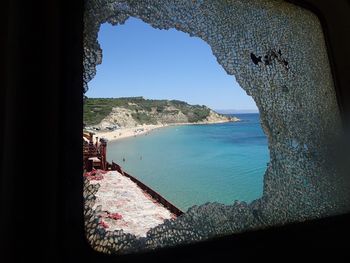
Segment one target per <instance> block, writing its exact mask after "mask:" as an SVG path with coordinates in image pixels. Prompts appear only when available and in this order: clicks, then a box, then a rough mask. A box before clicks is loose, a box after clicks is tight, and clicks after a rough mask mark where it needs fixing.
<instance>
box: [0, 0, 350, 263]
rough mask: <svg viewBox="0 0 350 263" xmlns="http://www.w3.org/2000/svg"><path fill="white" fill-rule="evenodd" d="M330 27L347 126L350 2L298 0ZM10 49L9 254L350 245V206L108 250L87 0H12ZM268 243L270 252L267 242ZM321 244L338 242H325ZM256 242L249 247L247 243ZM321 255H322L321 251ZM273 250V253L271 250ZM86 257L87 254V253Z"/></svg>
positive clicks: (164, 255)
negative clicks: (97, 222) (85, 144)
mask: <svg viewBox="0 0 350 263" xmlns="http://www.w3.org/2000/svg"><path fill="white" fill-rule="evenodd" d="M289 2H292V3H295V4H298V5H301V6H302V7H304V8H307V9H309V10H311V11H313V12H314V13H316V14H317V15H318V16H319V18H320V20H321V23H322V25H323V29H324V33H325V37H326V42H327V47H328V52H329V59H330V62H331V68H332V73H333V76H334V80H335V87H336V92H337V98H338V104H339V107H340V109H341V113H342V117H343V120H344V126H345V127H346V128H347V127H348V124H349V121H348V120H349V119H350V88H349V87H350V74H349V73H350V66H349V62H348V61H349V58H350V56H349V47H350V38H349V28H350V20H349V13H350V5H349V2H348V1H347V0H339V1H336V2H333V1H327V0H322V1H320V0H304V1H299V0H291V1H289ZM3 7H4V8H2V9H1V11H2V12H3V14H2V16H1V17H4V18H5V19H6V20H5V24H4V35H5V43H6V47H5V49H3V50H4V53H3V54H4V55H5V58H4V59H2V61H5V65H4V70H5V74H4V76H5V77H4V78H1V79H2V85H1V88H0V98H1V100H2V103H1V104H0V114H1V116H0V119H1V120H2V123H3V124H4V125H2V126H3V128H2V129H0V140H1V142H0V145H1V151H0V160H1V166H0V169H1V172H0V175H1V176H0V178H1V179H0V180H1V181H0V187H1V191H0V194H1V196H0V202H1V206H0V209H1V210H0V211H1V213H0V214H1V216H0V218H1V232H0V237H1V239H0V240H1V246H0V247H1V253H0V259H1V262H18V261H24V260H26V261H27V260H29V257H30V256H33V257H34V258H36V259H37V261H43V262H71V261H72V262H73V261H74V262H80V261H83V260H84V261H85V262H115V261H118V262H120V261H122V262H129V261H133V260H138V261H139V260H152V261H154V260H162V261H163V260H168V259H175V260H176V261H180V262H181V261H183V260H186V259H191V261H193V260H203V259H207V260H208V259H211V260H216V259H218V258H219V257H221V256H228V257H231V259H234V258H235V257H237V256H239V257H240V258H247V257H253V256H257V257H264V256H265V255H266V254H267V253H269V252H271V253H275V252H276V250H279V251H280V250H288V251H290V252H292V253H293V254H294V255H296V254H298V252H301V251H302V250H303V248H304V249H307V251H308V252H309V253H310V254H315V253H316V254H315V255H316V256H317V255H321V254H324V253H328V252H330V249H329V248H343V249H342V252H343V254H345V255H346V248H349V246H350V245H349V242H346V241H344V240H347V239H348V237H349V234H350V226H349V224H348V222H350V220H349V219H350V214H345V215H339V216H334V217H331V218H325V219H321V220H317V221H308V222H305V223H298V224H292V225H288V226H283V227H273V228H269V229H266V230H259V231H256V232H247V233H242V234H236V235H233V236H229V237H225V238H217V239H215V240H209V241H205V242H203V243H197V244H195V245H191V246H179V247H176V248H171V249H165V250H160V251H155V252H150V253H147V254H143V255H126V256H120V257H117V256H108V255H104V254H100V253H97V252H95V251H94V250H92V249H91V248H90V247H89V245H88V243H87V241H86V240H85V236H84V222H83V221H84V219H83V195H82V188H83V185H82V183H83V181H82V176H81V173H82V170H81V169H82V160H81V159H82V158H81V149H82V145H81V144H82V143H81V131H82V117H83V113H82V102H83V96H82V92H83V79H82V73H83V64H82V55H83V51H82V46H83V42H82V41H83V40H82V32H83V19H82V18H83V11H84V6H83V0H78V1H63V0H52V1H35V2H33V3H32V2H29V1H28V2H27V1H19V0H8V1H5V4H3ZM260 248H263V249H264V253H263V254H260V253H259V252H258V250H259V249H260ZM316 248H328V249H318V250H317V251H316V250H315V249H316ZM244 249H245V250H247V249H249V252H247V251H244ZM317 253H318V254H317ZM268 257H269V256H266V258H268ZM78 260H79V261H78Z"/></svg>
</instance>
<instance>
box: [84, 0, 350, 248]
mask: <svg viewBox="0 0 350 263" xmlns="http://www.w3.org/2000/svg"><path fill="white" fill-rule="evenodd" d="M129 17H137V18H140V19H142V20H143V21H144V22H146V23H148V24H150V25H151V26H153V27H154V28H158V29H170V28H175V29H177V30H180V31H183V32H186V33H188V34H189V35H190V36H196V37H199V38H201V39H202V40H204V41H205V42H206V43H208V44H209V45H210V46H211V48H212V51H213V54H214V55H215V56H216V58H217V61H218V63H219V64H220V65H221V66H222V67H223V68H224V69H225V71H226V72H227V73H228V74H229V75H234V76H235V77H236V80H237V82H238V83H239V85H240V86H241V87H242V88H243V89H244V90H245V91H246V92H247V94H248V95H251V96H252V98H253V99H254V100H255V102H256V105H257V107H258V108H259V112H260V118H261V124H262V127H263V130H264V132H265V134H266V135H267V137H268V142H269V150H270V163H269V166H268V168H267V170H266V172H265V175H264V190H263V196H262V198H261V199H259V200H256V201H255V202H253V203H251V204H245V203H235V204H233V205H231V206H224V205H221V204H206V205H202V206H198V207H193V208H191V209H189V210H188V212H187V213H185V214H184V215H182V216H180V217H179V218H177V219H176V220H175V221H165V222H164V224H162V225H160V226H157V227H155V228H153V229H151V230H150V231H149V232H148V233H147V236H146V237H145V238H143V239H140V238H134V236H131V235H124V234H122V233H120V232H118V233H115V236H113V234H112V233H107V234H108V236H111V237H110V239H111V240H112V241H113V240H119V239H120V240H119V241H115V242H117V244H118V245H115V246H114V245H113V246H114V247H113V246H112V245H111V246H110V247H108V249H107V248H106V246H107V245H106V244H112V243H108V242H109V241H108V240H109V239H108V238H107V237H106V236H105V234H101V235H99V236H98V237H96V236H92V237H91V236H90V235H89V234H88V236H89V240H90V238H92V240H93V241H91V244H92V247H94V248H95V249H97V250H101V249H104V250H106V251H109V252H110V253H113V252H115V253H124V252H125V253H127V252H128V251H131V250H130V249H131V248H132V247H133V248H134V249H135V250H140V249H153V248H157V247H163V246H167V245H176V244H179V243H182V242H194V241H197V240H202V239H205V238H208V237H213V236H215V235H223V234H230V233H235V232H240V231H244V230H248V229H254V228H256V227H263V226H269V225H274V224H285V223H289V222H295V221H303V220H306V219H314V218H320V217H324V216H331V215H335V214H339V213H344V212H347V211H349V209H350V207H349V206H350V204H349V200H348V198H347V197H348V195H347V194H348V189H349V180H347V178H345V177H344V178H345V179H344V178H342V177H341V176H339V174H338V170H337V167H335V164H334V163H332V162H330V161H329V160H331V157H330V155H331V153H332V152H334V149H333V145H334V140H337V138H338V137H339V136H340V135H341V134H342V125H341V119H340V115H339V109H338V105H337V101H336V94H335V89H334V83H333V79H332V74H331V70H330V63H329V60H328V54H327V49H326V45H325V39H324V36H323V32H322V27H321V24H320V22H319V20H318V18H317V17H316V16H315V15H314V14H313V13H311V12H309V11H307V10H305V9H302V8H300V7H297V6H294V5H293V4H290V3H287V2H284V1H282V0H259V1H258V0H244V1H243V0H231V1H211V0H193V1H187V0H174V1H166V0H144V1H133V0H114V1H113V0H112V1H111V0H108V1H107V0H98V1H97V0H87V1H86V12H85V17H84V22H85V27H84V69H85V70H84V85H85V89H87V83H88V82H89V81H90V80H91V79H92V78H93V77H94V76H95V73H96V65H98V64H100V63H101V62H102V50H101V48H100V46H99V44H98V42H97V35H98V30H99V27H100V24H101V23H105V22H108V23H111V24H113V25H119V24H123V23H124V22H125V21H126V20H127V19H128V18H129ZM116 45H117V43H116ZM92 231H94V230H92ZM98 231H100V230H98ZM107 234H106V235H107ZM99 238H101V239H99ZM96 240H97V241H96ZM98 240H100V241H98ZM113 242H114V241H113ZM113 244H114V243H113Z"/></svg>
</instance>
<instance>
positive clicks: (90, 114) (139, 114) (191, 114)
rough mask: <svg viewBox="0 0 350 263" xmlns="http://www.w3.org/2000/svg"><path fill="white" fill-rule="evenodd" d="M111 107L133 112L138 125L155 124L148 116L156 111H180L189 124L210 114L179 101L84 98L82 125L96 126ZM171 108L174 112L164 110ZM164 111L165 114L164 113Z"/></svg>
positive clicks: (201, 107)
mask: <svg viewBox="0 0 350 263" xmlns="http://www.w3.org/2000/svg"><path fill="white" fill-rule="evenodd" d="M113 107H123V108H126V109H130V110H133V111H135V113H133V114H132V117H133V119H134V120H136V121H137V122H138V123H140V124H156V123H157V120H156V119H155V118H152V116H151V115H150V114H147V112H149V113H151V112H152V111H156V112H157V113H158V114H160V113H166V114H178V113H179V112H180V111H181V112H182V113H183V114H184V115H186V116H187V117H188V120H189V122H198V121H202V120H204V119H205V118H206V117H207V116H208V115H209V113H210V109H209V108H208V107H206V106H200V105H189V104H188V103H186V102H184V101H179V100H148V99H144V98H143V97H126V98H85V100H84V123H85V124H86V125H97V124H99V123H100V122H101V121H102V119H103V118H105V117H106V116H107V115H108V114H110V113H111V111H112V108H113ZM169 107H173V108H176V109H175V110H166V108H169ZM165 110H166V112H165Z"/></svg>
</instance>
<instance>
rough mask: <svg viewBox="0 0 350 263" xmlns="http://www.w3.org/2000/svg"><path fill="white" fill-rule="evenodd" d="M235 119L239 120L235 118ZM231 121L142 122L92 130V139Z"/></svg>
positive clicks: (114, 138)
mask: <svg viewBox="0 0 350 263" xmlns="http://www.w3.org/2000/svg"><path fill="white" fill-rule="evenodd" d="M235 121H240V119H238V118H237V119H236V120H235ZM227 122H232V121H216V122H197V123H193V122H184V123H168V124H147V125H146V124H144V125H139V126H136V127H132V128H119V129H116V130H114V131H93V133H94V135H93V137H94V140H95V139H96V138H99V139H100V138H104V139H107V141H117V140H121V139H125V138H130V137H136V136H140V135H147V134H149V133H150V132H151V131H153V130H156V129H160V128H165V127H171V126H182V125H208V124H217V123H227Z"/></svg>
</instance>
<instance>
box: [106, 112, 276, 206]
mask: <svg viewBox="0 0 350 263" xmlns="http://www.w3.org/2000/svg"><path fill="white" fill-rule="evenodd" d="M235 116H237V117H238V118H240V119H241V120H242V122H236V123H224V124H210V125H187V126H173V127H166V128H162V129H158V130H154V131H152V132H151V133H150V134H149V135H142V136H138V137H132V138H126V139H122V140H119V141H115V142H110V143H109V144H108V147H107V149H108V152H107V157H108V158H107V159H108V161H110V162H111V161H112V160H113V161H114V162H116V163H118V164H120V165H121V166H122V167H123V168H124V170H125V171H127V172H128V173H130V174H131V175H133V176H135V177H136V178H138V179H140V180H141V181H142V182H143V183H145V184H146V185H148V186H149V187H151V188H152V189H154V190H155V191H157V192H158V193H160V194H161V195H162V196H164V197H165V198H166V199H167V200H169V201H170V202H171V203H173V204H174V205H175V206H177V207H179V208H180V209H182V210H183V211H186V210H187V208H189V207H191V206H193V205H199V204H203V203H206V202H214V201H217V202H220V203H224V204H232V203H233V202H234V201H235V200H241V201H246V202H250V201H253V200H254V199H257V198H259V197H260V196H261V195H262V188H263V175H264V172H265V170H266V164H267V162H268V161H269V151H268V146H267V138H266V136H265V134H264V133H263V131H262V129H261V126H260V121H259V114H235ZM123 158H125V162H123Z"/></svg>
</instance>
